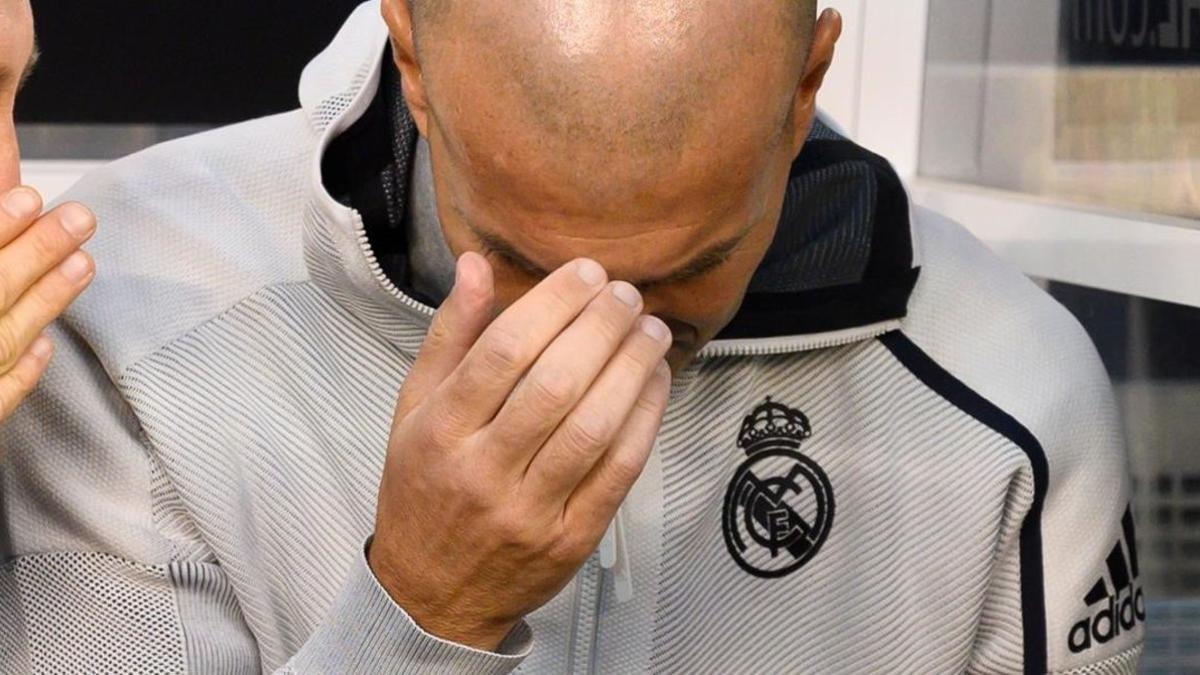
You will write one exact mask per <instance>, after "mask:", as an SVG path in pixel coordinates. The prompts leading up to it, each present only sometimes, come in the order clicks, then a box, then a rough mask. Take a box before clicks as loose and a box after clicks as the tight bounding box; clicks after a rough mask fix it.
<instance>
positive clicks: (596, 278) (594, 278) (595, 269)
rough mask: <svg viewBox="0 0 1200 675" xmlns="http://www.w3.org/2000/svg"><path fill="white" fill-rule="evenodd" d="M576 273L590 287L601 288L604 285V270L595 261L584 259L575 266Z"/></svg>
mask: <svg viewBox="0 0 1200 675" xmlns="http://www.w3.org/2000/svg"><path fill="white" fill-rule="evenodd" d="M575 273H576V274H578V275H579V278H580V279H582V280H583V283H585V284H587V285H588V286H599V285H600V284H602V283H604V277H605V274H604V268H603V267H601V266H600V263H598V262H596V261H595V260H588V259H586V258H585V259H583V260H580V261H579V262H578V263H577V264H576V265H575Z"/></svg>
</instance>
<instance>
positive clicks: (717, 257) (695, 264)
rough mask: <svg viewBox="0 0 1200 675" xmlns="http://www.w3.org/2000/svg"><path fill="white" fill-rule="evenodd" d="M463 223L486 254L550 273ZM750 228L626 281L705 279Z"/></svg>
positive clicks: (657, 282) (499, 239) (646, 284)
mask: <svg viewBox="0 0 1200 675" xmlns="http://www.w3.org/2000/svg"><path fill="white" fill-rule="evenodd" d="M464 222H466V224H467V227H468V228H469V229H470V230H471V232H473V233H474V234H475V237H476V238H478V239H479V241H480V243H481V244H483V248H484V249H485V250H486V251H488V252H490V253H494V254H496V255H499V256H500V257H502V258H504V259H505V260H507V261H508V262H510V263H512V264H513V265H515V266H516V267H517V268H519V269H520V270H521V271H523V272H525V273H526V274H529V275H531V276H535V277H546V276H549V274H550V271H549V270H547V269H546V268H544V267H542V266H541V265H538V264H537V263H535V262H533V261H532V260H530V259H529V258H528V257H526V256H525V255H524V254H522V253H521V252H520V251H518V250H517V249H516V247H515V246H513V245H512V244H511V243H509V242H508V241H507V240H505V239H504V238H503V237H501V236H499V235H497V234H494V233H491V232H485V231H483V230H480V229H479V228H477V227H475V225H474V224H472V223H471V222H470V221H469V220H466V219H465V218H464ZM752 229H753V228H750V227H748V228H746V229H745V230H743V231H741V232H740V233H738V234H737V235H734V236H733V237H730V238H729V239H725V240H724V241H720V242H717V243H716V244H713V245H712V246H709V247H708V248H706V249H704V250H703V251H701V252H700V253H699V254H698V255H696V256H693V257H692V259H691V260H689V261H688V262H686V263H684V264H683V265H681V266H679V267H678V268H676V269H674V270H672V271H671V272H668V273H667V274H663V275H659V276H654V277H645V278H642V279H627V281H628V282H629V283H631V284H633V285H634V286H637V287H638V288H642V289H645V288H651V287H654V286H662V285H665V284H677V283H682V282H684V281H690V280H692V279H696V278H698V277H701V276H704V275H705V274H706V273H708V272H710V271H712V270H713V269H715V268H717V267H720V266H721V265H722V264H724V263H725V261H727V260H729V257H730V256H731V255H733V253H734V252H735V251H737V249H738V247H740V246H741V245H742V242H744V241H745V240H746V237H747V236H748V235H749V234H750V231H751V230H752Z"/></svg>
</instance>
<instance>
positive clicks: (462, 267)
mask: <svg viewBox="0 0 1200 675" xmlns="http://www.w3.org/2000/svg"><path fill="white" fill-rule="evenodd" d="M495 298H496V292H495V288H494V280H493V276H492V266H491V265H490V264H489V263H488V261H487V260H486V259H485V258H484V257H483V256H481V255H479V254H478V253H464V254H463V255H462V256H461V257H459V259H458V265H457V267H456V268H455V274H454V288H453V289H451V291H450V295H449V296H447V297H446V300H445V302H443V303H442V306H441V307H440V308H438V311H437V313H435V314H434V315H433V320H432V321H431V322H430V325H429V333H428V334H427V335H426V336H425V342H424V344H422V345H421V352H420V354H418V355H417V361H416V363H414V364H413V367H412V370H411V371H410V372H409V374H408V377H406V378H405V379H404V387H403V388H402V389H401V390H400V398H399V402H398V404H397V409H396V414H397V417H398V418H402V417H403V416H404V415H406V414H408V412H409V411H410V410H412V409H413V408H414V407H416V405H417V404H418V403H420V402H421V401H422V400H424V399H425V398H426V397H427V396H428V395H429V394H430V393H431V392H432V391H433V390H434V389H436V388H437V386H438V384H440V383H441V382H442V381H443V380H445V379H446V378H447V377H448V376H449V375H450V373H451V372H453V371H454V368H455V367H457V366H458V364H459V363H460V362H461V361H462V359H463V357H464V356H465V355H466V354H467V352H468V351H469V350H470V349H471V345H473V344H475V341H476V340H477V339H479V335H480V334H481V333H482V332H483V330H484V329H485V328H487V325H488V322H489V321H491V319H492V311H493V310H492V308H493V306H494V304H495Z"/></svg>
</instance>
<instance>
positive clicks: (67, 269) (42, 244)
mask: <svg viewBox="0 0 1200 675" xmlns="http://www.w3.org/2000/svg"><path fill="white" fill-rule="evenodd" d="M0 36H3V39H0V422H3V421H4V420H5V419H7V418H8V416H9V415H10V414H11V413H12V411H13V409H15V408H16V407H17V404H19V403H20V402H21V400H22V399H24V398H25V396H26V395H27V394H28V393H29V391H30V390H32V389H33V386H34V385H35V384H36V383H37V380H38V378H39V377H41V375H42V372H43V371H44V370H45V369H46V365H47V363H49V360H50V353H51V351H52V350H53V346H52V345H51V344H50V341H49V340H48V339H47V338H45V337H44V336H43V337H39V333H41V331H42V329H44V328H45V327H46V325H47V324H49V323H50V322H51V321H53V320H54V318H55V317H57V316H58V315H59V314H60V313H62V311H63V310H64V309H65V308H66V306H67V305H68V304H69V303H70V302H71V300H74V299H75V297H76V296H78V295H79V294H80V293H81V292H83V289H84V288H85V287H86V286H87V285H88V283H90V282H91V279H92V276H93V265H92V260H91V258H89V257H88V255H87V254H86V253H84V252H82V251H77V249H78V248H79V246H80V244H82V243H83V242H84V241H86V240H87V239H88V238H89V237H90V236H91V235H92V231H93V230H95V227H96V220H95V218H94V217H93V216H92V214H91V212H90V211H88V210H87V209H86V208H84V207H82V206H80V205H78V204H64V205H63V206H60V207H58V208H57V209H55V210H54V211H53V212H51V213H49V214H45V215H39V214H41V211H42V199H41V197H40V196H39V195H38V193H37V192H35V191H34V190H32V189H30V188H18V189H13V188H14V187H15V186H16V185H17V184H18V183H19V182H20V175H21V174H20V153H19V152H18V150H17V138H16V132H15V128H14V125H13V108H14V104H15V103H14V102H15V99H16V95H17V88H18V87H19V85H20V83H21V77H22V75H23V74H24V73H25V71H26V69H27V67H28V66H29V63H30V59H31V55H32V54H33V15H32V13H31V12H30V9H29V0H0ZM68 256H70V257H68Z"/></svg>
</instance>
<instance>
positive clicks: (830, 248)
mask: <svg viewBox="0 0 1200 675" xmlns="http://www.w3.org/2000/svg"><path fill="white" fill-rule="evenodd" d="M386 42H387V32H386V28H385V26H384V24H383V22H382V21H381V19H380V18H379V7H378V4H377V2H370V3H367V4H365V5H364V6H363V7H360V8H359V10H358V11H357V12H356V13H355V14H354V15H353V16H352V17H351V19H350V20H349V22H348V23H347V24H346V26H345V27H344V29H343V30H342V32H341V33H340V34H339V36H338V37H337V38H336V40H335V41H334V43H333V44H332V46H331V47H330V48H329V49H328V50H327V51H326V52H324V53H323V54H322V55H321V56H319V57H318V58H317V59H316V60H315V61H314V62H313V63H312V64H311V65H310V66H309V67H308V68H307V70H306V71H305V73H304V76H303V79H302V81H301V84H300V98H301V101H302V109H300V110H297V111H295V112H291V113H287V114H282V115H277V116H273V117H269V118H265V119H260V120H255V121H251V122H247V123H244V124H239V125H236V126H232V127H228V128H224V129H220V130H216V131H213V132H210V133H205V134H201V135H199V136H195V137H191V138H187V139H183V140H180V141H176V142H171V143H167V144H164V145H161V146H158V147H155V148H153V149H150V150H148V151H146V152H143V153H140V154H138V155H135V156H133V157H130V158H127V159H124V160H121V161H118V162H115V163H114V164H112V165H110V166H108V167H106V168H103V169H101V170H99V171H97V172H96V173H94V174H92V175H91V176H89V177H87V178H85V179H84V180H83V181H82V182H81V183H80V184H79V185H78V186H77V187H76V188H75V189H74V190H73V191H72V192H71V193H70V194H69V197H70V198H72V199H79V200H81V201H84V202H86V203H88V204H90V205H91V206H92V207H93V208H94V209H95V210H96V212H97V213H98V215H99V218H100V222H101V223H102V226H101V229H100V230H99V233H98V235H97V238H96V239H95V240H94V242H93V243H92V244H91V245H90V250H91V251H92V253H93V254H94V255H95V257H96V259H97V262H98V267H99V276H98V278H97V279H96V281H95V283H94V284H93V286H92V288H91V289H90V290H89V291H88V292H87V293H86V295H85V296H84V297H83V298H82V299H81V301H80V302H79V303H77V304H76V305H75V306H74V307H73V308H72V309H71V310H70V311H69V313H68V314H67V315H66V317H65V318H64V319H63V320H62V321H60V322H59V323H58V324H56V326H55V327H54V329H53V337H54V339H55V340H56V342H57V344H58V349H59V351H58V353H57V355H56V357H55V360H54V362H53V365H52V366H51V368H50V371H49V373H48V375H47V376H46V378H45V379H44V381H43V383H42V386H41V387H40V388H39V389H38V391H37V392H36V394H35V395H34V396H33V397H32V399H31V400H30V401H29V402H28V403H27V405H25V406H24V407H23V408H22V409H21V411H20V412H19V414H18V415H17V416H16V417H15V418H14V419H12V420H11V422H10V423H9V424H8V425H6V426H5V427H4V428H3V430H2V431H0V442H2V447H3V448H4V450H5V452H6V453H7V459H6V464H5V466H4V470H3V471H4V474H3V475H4V483H3V500H4V501H3V503H4V511H5V518H6V522H7V525H8V531H9V541H8V547H9V549H10V551H11V558H10V560H9V561H8V562H7V564H5V565H4V567H3V568H2V572H0V667H2V668H3V670H4V671H5V672H37V673H139V672H141V673H180V672H190V673H252V672H274V671H283V672H297V673H392V672H396V673H401V672H402V673H449V672H486V673H494V672H507V671H509V670H512V669H514V668H516V669H520V670H522V671H525V672H533V673H562V672H578V673H584V672H597V673H627V672H645V671H653V672H664V673H709V672H711V673H777V672H778V673H950V672H963V671H969V672H979V673H1021V672H1027V673H1041V672H1047V671H1050V672H1056V673H1081V674H1082V673H1130V672H1133V671H1134V670H1135V668H1136V663H1137V660H1138V657H1139V654H1140V651H1141V644H1142V634H1143V631H1142V622H1143V619H1144V601H1143V599H1142V594H1141V590H1140V585H1139V581H1138V564H1137V555H1136V549H1135V545H1134V541H1133V526H1132V519H1131V516H1130V513H1129V508H1128V504H1129V481H1128V478H1127V467H1126V455H1125V452H1124V449H1123V443H1122V437H1121V431H1120V429H1119V427H1118V424H1117V422H1116V416H1115V410H1114V405H1113V400H1112V397H1111V395H1110V389H1109V384H1108V382H1107V379H1106V377H1105V374H1104V371H1103V368H1102V366H1101V363H1100V361H1099V360H1098V359H1097V357H1096V354H1095V352H1094V350H1093V348H1092V346H1091V345H1090V343H1089V341H1088V338H1087V336H1086V335H1085V334H1084V332H1083V330H1082V329H1081V328H1080V326H1079V325H1078V324H1077V323H1076V322H1075V321H1074V320H1073V319H1072V318H1071V317H1070V316H1069V315H1068V314H1067V312H1065V311H1064V310H1063V309H1062V308H1061V307H1059V306H1058V305H1057V304H1055V303H1054V302H1053V301H1052V300H1051V299H1050V298H1049V297H1048V296H1046V295H1045V294H1044V293H1042V292H1041V291H1040V290H1039V289H1038V288H1037V287H1036V286H1035V285H1034V284H1033V283H1032V282H1030V281H1029V280H1027V279H1026V278H1025V277H1023V276H1022V275H1021V274H1019V273H1018V272H1017V271H1015V270H1013V269H1010V268H1009V267H1008V266H1007V265H1005V264H1003V263H1002V262H1000V261H999V260H998V259H997V258H995V257H994V256H993V255H992V254H991V253H989V252H988V251H987V250H986V249H985V248H984V247H983V246H982V245H981V244H979V243H978V242H977V241H976V240H974V239H973V238H971V237H970V236H969V235H968V234H966V233H965V232H964V231H963V230H962V229H961V228H960V227H958V226H957V225H955V224H953V223H951V222H948V221H946V220H945V219H943V218H940V217H938V216H937V215H935V214H933V213H929V212H926V211H922V210H916V211H915V212H912V211H910V209H909V208H908V202H907V198H906V197H905V194H904V191H903V188H902V187H901V185H900V183H899V181H898V180H897V178H896V176H895V175H894V174H893V173H892V172H891V169H890V168H889V167H888V166H887V164H886V162H883V161H882V160H880V159H879V158H877V157H875V156H873V155H870V154H869V153H867V152H865V151H863V150H861V149H860V148H857V147H855V146H854V145H853V144H851V143H849V142H846V141H844V140H842V139H840V138H838V137H837V136H836V135H834V134H833V133H832V132H829V131H828V130H827V129H825V128H823V127H820V126H818V128H817V130H816V131H815V132H814V135H813V137H812V139H811V140H810V143H809V145H808V146H806V149H805V150H804V151H803V153H802V154H801V157H800V158H799V159H798V160H797V163H796V166H795V168H794V170H793V179H792V186H791V188H790V189H789V193H788V205H787V206H786V207H785V209H784V212H783V214H782V216H781V220H780V234H779V236H778V237H777V240H776V242H775V245H774V246H773V247H772V250H771V252H770V253H769V254H768V256H767V259H766V260H764V262H763V265H762V267H761V268H760V269H759V272H758V274H756V276H755V279H754V282H753V283H752V286H751V292H750V295H749V296H748V298H747V300H746V303H745V306H744V307H743V308H742V311H741V312H740V313H739V315H738V316H737V318H735V319H734V322H733V323H732V324H731V325H730V327H729V328H728V329H727V330H726V332H725V333H724V334H722V336H721V339H719V340H718V341H716V342H713V343H712V344H710V345H709V346H708V347H707V348H706V349H705V350H704V352H703V353H702V354H701V355H700V357H699V359H698V360H697V361H696V362H695V363H694V364H693V365H692V366H691V367H690V368H689V369H688V370H687V371H686V372H685V373H683V374H682V375H681V376H680V377H679V378H677V381H676V382H675V384H674V391H673V398H672V402H671V405H670V408H669V410H668V413H667V415H666V418H665V421H664V424H663V427H662V431H661V434H660V437H659V439H658V442H657V444H656V447H655V451H654V453H653V456H652V458H651V460H650V463H649V466H648V467H647V469H646V471H645V473H644V475H643V476H642V478H641V480H640V481H639V482H638V483H637V485H636V486H635V487H634V489H633V491H632V493H631V494H630V496H629V499H628V501H627V503H626V504H625V506H624V507H623V510H622V513H621V517H620V523H619V524H620V527H617V528H614V530H613V532H614V536H613V537H612V538H611V539H610V540H609V541H610V544H611V546H606V547H604V548H605V551H604V555H603V556H601V555H599V554H598V555H597V556H596V557H595V558H593V559H592V560H591V561H589V562H588V563H587V564H586V565H585V566H584V567H583V569H582V570H581V571H580V572H579V574H578V576H577V577H576V578H575V579H574V581H573V582H572V583H570V584H569V585H568V586H567V587H566V588H565V589H564V590H563V591H562V593H561V594H559V595H558V596H557V597H556V598H555V599H554V600H553V601H551V602H550V603H549V604H548V605H546V606H545V607H543V608H542V609H540V610H539V611H537V612H535V613H534V614H532V615H530V616H529V617H527V621H526V623H525V624H524V625H522V626H520V627H519V628H518V629H517V630H516V631H515V632H514V634H513V635H512V636H510V638H509V640H507V641H506V643H505V645H503V648H502V649H501V650H500V652H499V653H485V652H479V651H475V650H472V649H469V648H466V647H463V646H460V645H456V644H452V643H449V642H445V641H442V640H439V639H438V638H436V637H433V636H431V635H429V634H426V633H424V632H423V631H422V630H421V629H420V628H419V627H418V626H416V625H415V624H414V623H413V622H412V621H410V620H409V618H408V617H407V615H406V614H405V613H404V611H403V610H402V609H401V608H400V607H398V606H396V605H395V604H394V603H393V602H391V600H390V599H389V598H388V596H387V595H386V593H385V592H384V591H383V590H382V589H381V588H380V586H379V585H378V584H377V583H376V582H375V580H374V578H373V577H372V576H371V574H370V572H369V570H368V568H367V567H366V565H365V563H364V556H363V546H364V542H365V541H366V538H367V536H368V535H369V533H370V531H371V529H372V526H373V518H374V513H375V497H376V490H377V486H378V481H379V476H380V470H381V467H382V464H383V456H384V451H385V448H386V441H387V435H388V430H389V424H390V421H391V413H392V406H393V402H394V399H395V395H396V392H397V390H398V389H399V387H400V384H401V383H402V381H403V380H404V377H405V373H407V372H408V370H409V368H410V367H411V365H412V363H413V359H414V356H415V354H416V352H417V349H418V347H419V346H420V343H421V341H422V338H423V335H424V333H425V330H426V328H427V326H428V321H429V317H430V314H431V312H432V310H431V309H430V308H429V307H427V306H424V305H422V304H421V303H419V302H417V301H416V300H415V299H413V298H412V297H411V296H410V295H409V294H406V293H405V292H404V291H403V290H402V289H401V288H398V287H397V286H396V285H395V284H393V283H392V282H391V281H390V280H389V278H388V277H387V276H385V274H384V273H383V272H382V270H381V268H380V266H379V264H378V263H377V261H376V258H375V255H374V253H373V252H372V249H371V247H370V245H369V243H368V241H367V237H366V234H365V231H364V225H363V221H362V219H361V217H360V215H359V212H358V211H356V210H355V209H352V208H350V207H347V206H345V205H343V204H342V203H340V202H339V201H337V200H335V199H334V198H333V197H332V196H331V195H330V194H329V191H328V190H327V189H326V188H325V183H324V182H323V176H322V171H321V167H322V162H321V160H322V157H323V155H324V153H325V150H326V148H327V147H328V146H329V144H330V142H331V140H332V139H334V138H335V137H338V136H339V135H341V134H342V133H343V132H344V131H345V130H346V129H347V128H349V127H350V126H351V125H352V124H354V123H355V122H356V120H358V118H359V117H360V116H361V115H362V114H363V112H364V110H365V109H366V108H367V106H368V105H369V104H370V103H371V102H372V100H373V99H374V98H375V96H376V94H377V91H378V90H379V83H380V81H381V72H382V71H383V69H384V68H388V67H390V64H388V63H385V60H384V59H383V58H382V55H383V53H384V49H385V46H386ZM401 126H402V128H400V129H399V133H400V137H401V138H409V139H411V138H412V135H411V134H412V130H411V127H408V128H403V125H401ZM602 557H603V558H604V560H601V558H602ZM602 563H603V564H602ZM617 591H620V592H619V593H618V592H617ZM618 595H620V596H621V597H619V598H618Z"/></svg>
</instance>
